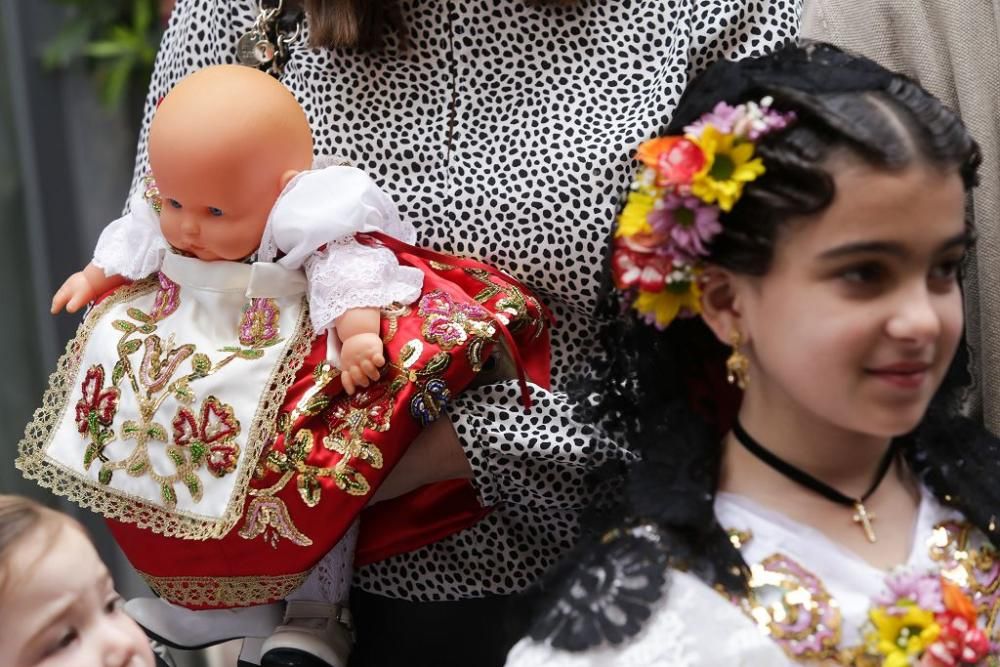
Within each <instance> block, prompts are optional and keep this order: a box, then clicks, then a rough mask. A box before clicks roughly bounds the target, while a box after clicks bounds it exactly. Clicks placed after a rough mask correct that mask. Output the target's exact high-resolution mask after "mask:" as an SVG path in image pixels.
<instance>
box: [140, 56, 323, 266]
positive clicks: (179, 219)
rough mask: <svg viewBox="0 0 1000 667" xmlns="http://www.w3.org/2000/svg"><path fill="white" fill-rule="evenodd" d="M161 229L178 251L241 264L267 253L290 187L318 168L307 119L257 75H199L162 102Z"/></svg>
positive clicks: (227, 71) (217, 71)
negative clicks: (271, 226)
mask: <svg viewBox="0 0 1000 667" xmlns="http://www.w3.org/2000/svg"><path fill="white" fill-rule="evenodd" d="M149 161H150V166H151V168H152V171H153V175H154V177H155V179H156V183H157V188H158V189H159V192H160V197H161V199H162V204H163V207H162V211H161V213H160V225H161V228H162V230H163V235H164V237H165V238H166V239H167V241H168V242H169V243H170V244H171V245H172V246H174V247H175V248H177V249H178V250H181V251H184V252H187V253H190V254H191V255H194V256H195V257H198V258H200V259H205V260H240V259H243V258H245V257H247V256H248V255H250V254H252V253H253V252H254V250H256V249H257V246H258V244H259V243H260V238H261V234H262V233H263V230H264V226H265V224H266V223H267V217H268V214H269V213H270V211H271V208H272V207H273V205H274V202H275V201H276V200H277V198H278V195H279V194H281V191H282V189H283V188H284V186H285V184H287V183H288V181H289V180H290V179H291V177H292V176H294V175H295V174H296V173H297V172H299V171H302V170H304V169H308V168H309V167H310V165H311V163H312V135H311V133H310V129H309V123H308V120H307V119H306V116H305V113H304V112H303V111H302V108H301V107H300V106H299V104H298V102H296V101H295V98H294V97H293V96H292V94H291V93H290V92H288V90H287V89H286V88H285V87H284V86H282V85H281V84H280V83H278V82H277V81H276V80H275V79H273V78H272V77H270V76H268V75H267V74H264V73H263V72H260V71H258V70H255V69H252V68H249V67H241V66H238V65H218V66H213V67H207V68H205V69H202V70H199V71H197V72H195V73H194V74H192V75H190V76H188V77H186V78H185V79H183V80H182V81H181V82H180V83H178V84H177V85H176V86H175V87H174V88H173V89H172V90H171V91H170V93H169V94H168V95H167V96H166V97H165V98H164V99H163V102H162V103H161V104H160V106H159V108H158V109H157V110H156V114H155V115H154V117H153V122H152V124H151V125H150V130H149Z"/></svg>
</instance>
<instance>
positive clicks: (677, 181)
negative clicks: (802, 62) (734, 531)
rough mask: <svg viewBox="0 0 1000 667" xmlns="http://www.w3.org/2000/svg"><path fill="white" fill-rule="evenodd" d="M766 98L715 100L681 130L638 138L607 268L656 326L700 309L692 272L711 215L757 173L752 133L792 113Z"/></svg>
mask: <svg viewBox="0 0 1000 667" xmlns="http://www.w3.org/2000/svg"><path fill="white" fill-rule="evenodd" d="M772 102H773V100H772V99H771V98H770V97H765V98H764V99H762V100H761V101H760V102H759V103H757V102H748V103H745V104H740V105H737V106H730V105H729V104H726V103H725V102H719V103H718V104H717V105H716V106H715V108H714V109H712V111H710V112H708V113H706V114H705V115H703V116H702V117H701V118H699V119H698V120H697V121H696V122H695V123H693V124H691V125H689V126H687V127H686V128H684V134H683V135H681V136H667V137H658V138H656V139H651V140H650V141H647V142H645V143H643V144H641V145H640V146H639V150H638V152H637V153H636V159H637V160H639V162H640V163H641V164H640V167H639V170H638V172H637V173H636V176H635V179H634V180H633V182H632V185H631V187H630V189H629V193H628V197H627V199H626V202H625V206H624V208H623V209H622V211H621V213H620V214H619V216H618V222H617V227H616V229H615V240H614V246H613V249H612V257H611V263H612V275H613V278H614V281H615V286H616V287H617V288H618V289H619V290H622V291H623V292H624V293H625V294H626V298H627V299H628V300H629V301H630V302H631V306H632V307H633V308H635V310H636V311H638V313H639V315H640V316H641V317H642V318H643V319H644V320H645V321H646V322H648V323H650V324H653V325H654V326H656V327H657V328H658V329H664V328H666V327H667V325H669V324H670V323H671V322H672V321H673V320H674V318H676V317H678V316H680V317H690V316H692V315H697V314H698V313H699V312H701V307H700V298H701V291H700V290H699V288H698V282H697V277H698V274H699V273H700V272H701V268H702V258H703V257H705V256H707V255H708V244H709V243H710V242H711V240H712V239H713V238H714V237H715V236H716V235H717V234H718V233H719V232H721V231H722V223H721V222H720V220H719V216H720V214H721V213H727V212H729V211H731V210H732V208H733V206H734V205H735V204H736V202H737V201H739V199H740V197H741V196H742V194H743V187H744V185H746V184H747V183H749V182H751V181H753V180H755V179H757V178H758V177H759V176H760V175H762V174H763V173H764V164H763V162H762V161H761V159H760V157H757V156H756V155H755V151H756V141H757V140H758V139H759V138H760V137H762V136H764V135H765V134H768V133H769V132H774V131H776V130H780V129H783V128H785V127H787V126H788V124H789V123H790V122H791V121H792V120H793V119H794V117H795V116H794V114H793V113H781V112H777V111H774V110H773V109H771V104H772Z"/></svg>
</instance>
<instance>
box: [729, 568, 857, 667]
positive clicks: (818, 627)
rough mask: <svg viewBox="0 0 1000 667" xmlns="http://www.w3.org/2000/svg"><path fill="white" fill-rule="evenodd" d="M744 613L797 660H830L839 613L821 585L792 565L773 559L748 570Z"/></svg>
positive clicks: (837, 633) (834, 650)
mask: <svg viewBox="0 0 1000 667" xmlns="http://www.w3.org/2000/svg"><path fill="white" fill-rule="evenodd" d="M750 575H751V576H750V581H749V585H750V595H749V597H748V598H747V599H746V601H745V602H744V603H743V606H744V611H746V612H747V613H748V614H749V615H750V617H751V618H752V619H753V620H754V621H756V623H757V625H758V627H760V628H761V630H763V631H764V633H766V634H768V635H770V636H771V637H773V638H774V640H775V641H776V642H778V643H779V644H780V645H781V646H782V647H783V648H784V649H785V651H786V652H787V653H788V654H789V655H791V656H793V657H794V658H797V659H805V660H826V659H832V658H835V657H836V655H837V645H838V644H839V643H840V633H841V617H840V608H839V607H838V606H837V604H836V602H835V601H834V600H833V599H832V598H831V597H830V594H829V592H827V590H826V588H825V587H824V586H823V582H821V581H820V580H819V578H817V577H816V576H815V575H813V574H812V573H811V572H809V571H808V570H806V569H805V568H804V567H802V566H801V565H799V564H798V563H797V562H795V561H794V560H792V559H791V558H788V557H787V556H784V555H781V554H775V555H773V556H770V557H768V558H766V559H764V560H763V561H762V562H760V563H757V564H754V565H751V566H750Z"/></svg>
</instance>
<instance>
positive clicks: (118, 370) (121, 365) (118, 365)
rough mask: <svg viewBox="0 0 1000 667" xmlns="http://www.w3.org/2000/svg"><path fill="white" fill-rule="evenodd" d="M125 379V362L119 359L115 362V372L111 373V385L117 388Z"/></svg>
mask: <svg viewBox="0 0 1000 667" xmlns="http://www.w3.org/2000/svg"><path fill="white" fill-rule="evenodd" d="M123 377H125V360H124V359H119V360H118V361H116V362H115V368H114V370H113V371H111V384H112V385H113V386H115V387H117V386H118V383H119V382H121V381H122V378H123Z"/></svg>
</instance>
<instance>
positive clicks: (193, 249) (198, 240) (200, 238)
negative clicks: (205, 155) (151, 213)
mask: <svg viewBox="0 0 1000 667" xmlns="http://www.w3.org/2000/svg"><path fill="white" fill-rule="evenodd" d="M160 162H161V163H163V162H166V163H167V166H166V167H162V166H158V167H157V168H158V169H159V171H157V172H156V173H155V177H156V185H157V187H158V188H159V190H160V196H161V197H162V199H163V208H162V211H161V212H160V229H161V230H162V231H163V236H164V238H166V239H167V242H168V243H170V245H172V246H173V247H175V248H177V249H178V250H183V251H184V252H187V253H190V254H191V255H194V256H195V257H198V258H199V259H204V260H209V261H216V260H241V259H243V258H245V257H247V256H248V255H250V254H252V253H253V252H254V251H255V250H256V249H257V247H258V246H259V245H260V239H261V236H262V235H263V233H264V226H265V225H266V224H267V218H268V215H269V214H270V212H271V208H272V207H273V206H274V202H275V201H276V200H277V198H278V195H279V194H280V187H281V173H280V172H277V171H276V170H275V169H274V168H273V167H271V166H270V165H266V164H261V165H259V166H258V167H251V166H249V165H246V166H244V167H243V168H234V167H233V166H232V165H229V164H220V165H213V164H208V163H210V162H211V160H207V159H205V160H203V164H199V163H198V161H197V160H190V161H185V162H184V163H183V164H177V165H173V164H171V163H170V162H169V161H166V160H162V159H161V160H160Z"/></svg>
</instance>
